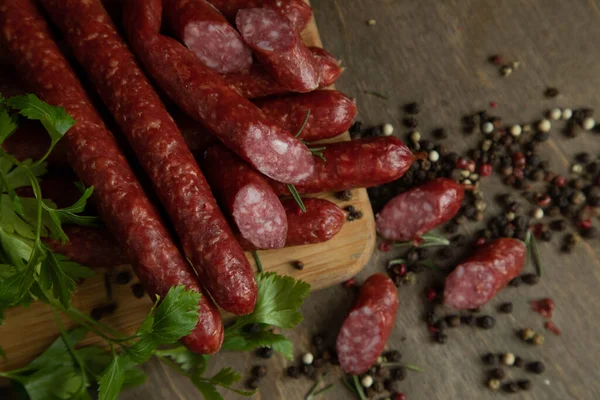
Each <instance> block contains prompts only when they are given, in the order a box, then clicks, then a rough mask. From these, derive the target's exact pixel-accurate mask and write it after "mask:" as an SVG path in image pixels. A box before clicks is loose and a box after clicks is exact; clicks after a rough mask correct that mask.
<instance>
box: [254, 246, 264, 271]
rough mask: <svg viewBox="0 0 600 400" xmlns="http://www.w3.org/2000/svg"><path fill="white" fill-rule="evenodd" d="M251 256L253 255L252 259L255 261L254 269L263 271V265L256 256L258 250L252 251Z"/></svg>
mask: <svg viewBox="0 0 600 400" xmlns="http://www.w3.org/2000/svg"><path fill="white" fill-rule="evenodd" d="M252 257H254V261H255V262H256V269H258V272H259V273H260V272H263V265H262V262H261V261H260V257H259V256H258V252H257V251H256V250H254V251H253V252H252Z"/></svg>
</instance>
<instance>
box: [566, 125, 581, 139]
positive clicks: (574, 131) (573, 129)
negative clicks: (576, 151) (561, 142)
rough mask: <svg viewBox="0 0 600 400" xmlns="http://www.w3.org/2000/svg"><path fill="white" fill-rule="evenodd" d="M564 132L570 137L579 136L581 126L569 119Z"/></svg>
mask: <svg viewBox="0 0 600 400" xmlns="http://www.w3.org/2000/svg"><path fill="white" fill-rule="evenodd" d="M564 133H565V135H566V136H567V137H570V138H574V137H577V135H579V126H578V125H577V124H575V123H574V122H571V121H569V122H568V123H567V126H566V127H565V130H564Z"/></svg>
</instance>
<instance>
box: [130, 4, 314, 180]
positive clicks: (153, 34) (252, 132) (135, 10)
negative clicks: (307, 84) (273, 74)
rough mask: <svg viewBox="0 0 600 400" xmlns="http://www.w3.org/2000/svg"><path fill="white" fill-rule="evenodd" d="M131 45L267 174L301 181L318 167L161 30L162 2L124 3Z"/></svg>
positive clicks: (169, 89) (194, 111) (181, 100)
mask: <svg viewBox="0 0 600 400" xmlns="http://www.w3.org/2000/svg"><path fill="white" fill-rule="evenodd" d="M123 15H124V18H125V22H124V25H125V30H126V31H127V33H128V36H129V43H130V45H131V47H132V49H133V51H134V53H135V54H136V55H137V56H138V58H139V59H140V60H141V61H142V64H143V65H144V66H145V67H146V70H147V71H148V72H149V74H150V75H151V76H152V77H153V78H154V79H155V80H156V81H157V83H158V84H159V86H161V87H162V89H163V90H164V91H165V92H166V93H167V94H168V95H169V97H170V98H171V99H173V101H174V102H175V103H176V104H177V105H178V106H179V107H180V108H181V109H183V111H185V112H186V113H187V114H188V115H190V116H191V117H193V118H194V119H196V120H198V121H200V122H202V123H203V124H204V126H205V127H207V128H208V129H209V130H210V131H211V132H212V133H214V134H215V136H217V137H218V138H219V140H220V141H221V142H223V143H224V144H225V145H226V146H227V147H229V148H230V149H231V150H233V151H234V152H235V153H236V154H238V155H239V156H240V157H241V158H242V159H244V160H245V161H246V162H248V163H249V164H250V165H252V166H253V167H254V168H255V169H257V170H258V171H260V172H261V173H263V174H264V175H266V176H268V177H270V178H272V179H275V180H278V181H280V182H284V183H292V184H295V183H300V182H302V181H303V180H305V179H306V178H308V177H309V176H310V175H311V173H312V172H313V169H314V160H313V157H312V154H311V153H310V151H309V150H308V149H307V148H306V146H305V145H304V144H303V143H301V142H300V141H299V140H297V139H295V138H294V137H293V136H291V135H290V134H289V133H288V132H286V131H284V130H283V129H281V128H280V127H279V126H277V125H275V124H274V123H273V122H272V121H271V120H269V119H268V118H267V117H266V116H265V115H264V114H263V113H262V112H261V111H260V109H258V107H256V106H255V105H254V104H252V103H250V102H249V101H248V100H247V99H245V98H244V97H242V96H240V95H239V93H238V92H236V91H235V90H233V89H231V88H230V87H229V86H228V85H227V83H225V81H223V79H222V78H221V76H220V75H219V74H217V73H215V72H214V71H212V70H211V69H209V68H208V67H206V66H205V65H204V64H202V63H201V62H200V60H199V59H198V58H197V57H196V56H195V55H194V54H193V53H191V52H190V51H189V50H188V49H186V48H185V47H184V46H183V45H181V44H180V43H178V42H176V41H175V40H173V39H171V38H168V37H166V36H163V35H161V34H160V26H161V15H162V2H161V0H131V1H128V2H127V3H126V4H125V10H124V13H123Z"/></svg>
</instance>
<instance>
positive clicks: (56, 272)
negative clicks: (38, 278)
mask: <svg viewBox="0 0 600 400" xmlns="http://www.w3.org/2000/svg"><path fill="white" fill-rule="evenodd" d="M40 246H41V247H42V248H43V249H44V251H45V253H46V257H45V259H44V261H43V262H42V265H41V268H40V272H41V271H45V272H46V273H47V274H48V277H49V278H50V280H51V282H52V295H53V296H54V297H55V298H56V299H57V300H58V301H59V302H60V304H62V306H63V307H64V308H66V309H68V308H69V307H71V297H72V296H73V292H75V287H76V286H75V281H74V280H73V278H71V277H70V276H68V275H67V274H66V273H65V272H64V271H63V269H62V265H61V263H60V262H59V261H58V259H57V258H56V256H55V254H54V253H53V252H52V251H50V249H48V248H47V247H45V246H44V245H42V244H40Z"/></svg>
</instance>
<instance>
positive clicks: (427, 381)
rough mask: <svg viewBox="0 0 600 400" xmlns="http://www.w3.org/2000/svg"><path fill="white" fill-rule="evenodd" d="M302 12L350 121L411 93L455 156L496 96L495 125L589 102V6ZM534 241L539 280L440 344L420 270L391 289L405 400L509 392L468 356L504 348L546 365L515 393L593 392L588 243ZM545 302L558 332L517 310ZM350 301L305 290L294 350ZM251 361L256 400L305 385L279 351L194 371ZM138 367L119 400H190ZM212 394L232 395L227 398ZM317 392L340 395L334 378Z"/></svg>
mask: <svg viewBox="0 0 600 400" xmlns="http://www.w3.org/2000/svg"><path fill="white" fill-rule="evenodd" d="M313 7H314V10H315V16H316V19H317V22H318V25H319V28H320V32H321V35H322V37H323V40H324V47H325V48H326V49H327V50H328V51H330V52H331V53H333V54H335V55H336V56H337V57H338V58H340V59H342V60H343V62H344V65H345V66H346V67H347V70H346V72H345V73H344V75H343V76H342V78H341V79H340V81H339V82H338V84H337V86H338V89H339V90H342V91H344V92H345V93H347V94H349V95H351V96H354V97H355V98H357V100H358V106H359V110H360V118H361V120H362V121H364V122H365V123H366V124H379V123H384V122H391V123H393V124H394V125H395V126H396V128H397V134H398V135H403V134H404V133H405V132H404V131H403V129H401V128H399V127H400V125H401V124H400V121H401V119H402V117H403V112H402V109H401V107H402V105H403V104H405V103H407V102H409V101H415V100H416V101H419V102H421V104H423V107H422V108H423V111H422V113H421V114H420V115H419V121H420V123H421V126H420V128H419V129H420V130H421V132H422V133H423V135H424V136H428V134H429V132H431V131H432V130H433V129H435V128H437V127H440V126H443V127H445V128H447V130H448V131H449V132H450V137H449V138H448V139H446V140H445V143H446V144H447V145H448V146H449V147H450V148H451V149H452V150H455V151H462V150H464V149H467V148H470V147H472V146H474V145H476V143H477V140H479V139H478V138H477V137H476V136H475V135H473V136H471V137H464V136H463V135H462V134H460V117H461V116H462V115H463V114H466V113H471V112H474V111H478V110H480V109H486V108H488V105H489V102H490V101H495V102H497V103H498V108H497V109H495V110H494V113H495V114H497V115H501V116H503V117H504V119H505V121H507V122H509V123H510V122H511V121H514V122H515V123H517V122H529V121H534V120H537V119H539V118H540V117H541V116H542V112H543V111H544V110H546V109H548V108H551V107H555V106H559V107H578V106H590V107H593V108H596V110H598V109H599V108H600V98H599V97H598V95H597V92H598V88H599V87H600V64H599V60H600V47H599V46H598V37H600V1H598V0H571V1H560V0H446V1H437V0H421V1H414V0H351V1H343V0H321V1H317V2H314V4H313ZM368 19H375V20H376V21H377V24H376V25H375V26H367V25H366V23H365V22H366V20H368ZM492 54H503V55H504V56H505V57H506V58H507V59H509V60H511V59H515V60H519V61H520V62H521V68H520V69H519V70H518V71H516V72H515V73H513V74H512V75H511V76H510V77H508V78H501V77H499V76H498V71H497V69H496V68H495V67H494V66H492V65H490V64H489V63H487V61H486V60H487V58H488V57H489V56H490V55H492ZM547 86H555V87H557V88H558V89H559V90H560V92H561V95H560V96H559V97H557V98H555V99H545V98H543V96H542V94H543V91H544V90H545V88H546V87H547ZM365 90H370V91H377V92H380V93H382V94H385V95H386V96H387V97H388V100H387V101H385V100H382V99H379V98H376V97H373V96H370V95H367V94H365V93H364V91H365ZM597 119H600V117H597ZM558 125H560V126H562V124H558ZM541 150H542V153H543V155H544V157H545V158H547V159H548V160H549V161H550V162H551V164H552V168H553V169H554V170H556V171H557V172H561V173H563V174H567V173H568V162H569V160H570V159H571V157H570V155H572V154H574V153H575V152H578V151H582V150H587V151H590V152H592V153H593V154H597V153H598V152H600V149H599V141H598V137H597V136H592V135H590V134H585V135H581V136H580V137H578V138H576V139H572V140H567V139H565V138H563V137H562V135H560V133H559V130H557V129H553V132H552V140H551V141H550V142H548V143H547V144H545V145H544V146H542V149H541ZM483 190H484V192H485V195H486V199H487V200H489V204H490V206H491V208H490V210H489V213H488V215H495V214H496V213H497V212H498V211H499V209H498V208H497V206H496V205H495V203H493V202H492V201H491V199H493V196H494V195H495V194H496V193H504V192H506V191H507V189H506V188H505V187H504V186H503V185H502V184H501V183H500V181H499V180H498V179H496V178H491V179H488V180H486V181H485V183H484V184H483ZM595 223H596V224H597V223H598V222H597V221H595ZM479 228H480V226H477V225H469V226H467V227H465V228H463V229H464V232H470V233H472V232H475V231H476V230H477V229H479ZM539 247H540V252H541V257H542V261H543V263H544V267H545V273H544V278H543V279H542V281H541V283H540V284H539V285H537V286H535V287H520V288H518V289H507V290H505V291H503V292H502V293H500V295H499V296H498V297H497V298H496V299H494V300H493V301H492V302H491V303H490V304H489V305H488V306H487V307H486V308H485V309H484V312H490V313H492V312H493V310H494V308H495V307H496V306H497V305H498V304H500V303H502V302H505V301H512V302H513V304H514V306H515V310H514V312H513V313H512V314H510V315H505V316H501V315H498V320H497V326H496V328H495V329H494V330H491V331H481V330H476V329H473V328H459V329H456V330H451V331H449V336H450V337H449V341H448V343H447V344H446V345H443V346H442V345H437V344H433V343H432V342H431V339H430V336H429V334H428V332H427V331H426V329H425V328H424V326H423V324H422V322H421V321H422V318H423V313H424V309H423V301H422V297H421V296H422V293H423V289H424V288H426V287H427V286H428V284H429V280H428V279H427V277H426V275H425V276H420V282H419V284H418V285H417V286H416V287H402V288H401V289H400V292H399V297H400V310H399V313H398V318H397V321H396V327H395V329H394V330H393V333H392V336H391V337H390V340H389V342H388V346H389V347H390V348H394V349H398V350H400V351H401V352H402V354H403V360H405V361H406V362H410V363H413V364H416V365H419V366H421V367H423V368H424V369H425V370H426V372H425V373H409V375H408V378H407V379H406V380H405V381H403V382H401V383H400V384H399V385H398V390H400V391H402V392H404V393H406V395H407V398H408V399H410V400H432V399H440V400H445V399H466V400H471V399H473V400H475V399H477V400H479V399H496V398H497V399H500V398H504V397H505V396H509V395H504V394H500V393H498V394H495V393H491V392H490V391H489V390H487V389H486V388H485V387H484V384H483V381H484V378H485V370H486V369H485V367H484V366H483V365H482V364H481V362H480V360H479V357H480V355H481V354H482V353H484V352H488V351H493V352H505V351H512V352H514V353H515V354H517V355H519V356H521V357H524V358H526V359H531V360H536V359H539V360H542V361H544V362H545V363H546V367H547V372H546V373H545V374H544V375H543V376H540V377H538V376H533V375H531V374H525V373H523V372H522V371H520V370H518V369H512V368H511V369H508V370H507V372H509V376H511V377H515V378H518V377H527V378H531V379H532V380H533V383H534V388H533V390H532V391H531V392H528V393H520V394H518V395H516V397H515V398H517V397H518V398H519V399H525V400H531V399H539V400H546V399H552V400H554V399H561V400H562V399H569V400H571V399H577V400H594V399H599V398H600V382H599V381H598V378H597V375H598V373H597V369H596V368H597V365H598V361H597V360H598V354H600V341H598V338H597V337H598V334H597V330H598V321H600V307H598V305H597V304H598V301H599V300H600V260H599V254H600V241H599V240H598V239H594V240H590V241H588V242H586V243H584V245H582V246H579V247H577V248H576V250H575V251H574V253H573V254H571V255H569V256H566V255H564V254H562V253H560V252H559V250H558V248H559V237H555V238H554V240H553V241H552V243H539ZM394 256H395V254H394V253H393V252H392V253H385V254H381V253H379V252H376V253H375V255H374V256H373V258H372V259H371V261H370V263H369V266H368V267H367V268H366V269H365V270H363V271H362V272H361V273H360V274H359V276H358V277H357V279H358V280H359V281H362V280H363V279H365V278H366V277H367V276H369V275H370V274H372V273H373V272H378V271H382V270H383V269H384V265H385V263H386V261H387V260H389V259H391V258H394ZM548 296H550V297H552V298H553V299H554V300H555V301H556V304H557V309H556V311H555V316H554V321H555V323H556V324H557V325H558V326H560V327H561V328H562V330H563V335H562V336H561V337H556V336H553V335H552V334H550V333H548V332H546V331H544V329H543V327H542V326H543V322H544V321H543V319H542V318H541V316H539V315H537V314H534V313H532V312H531V311H530V309H529V305H528V302H529V301H530V300H533V299H538V298H543V297H548ZM351 301H352V294H351V293H350V292H349V291H347V290H345V289H344V288H342V287H341V286H339V285H338V286H334V287H331V288H329V289H327V290H321V291H319V292H316V293H314V294H312V295H311V297H310V298H309V299H308V300H307V301H306V303H305V304H304V306H303V310H302V311H303V313H304V316H305V321H304V322H303V324H302V325H301V326H300V327H299V328H297V329H296V330H294V331H293V332H290V333H289V335H290V337H291V338H292V339H293V341H294V343H295V346H296V354H298V355H299V354H301V353H302V352H303V351H306V350H307V349H310V338H311V336H312V334H314V333H315V332H325V333H327V334H328V335H330V336H331V338H333V337H334V336H335V334H336V333H337V331H338V329H339V327H340V325H341V322H342V319H343V316H344V313H345V312H346V311H347V310H348V309H349V307H350V303H351ZM494 315H495V313H494ZM526 326H529V327H531V328H534V329H536V330H539V331H540V332H544V334H545V336H546V343H545V344H544V346H542V347H541V348H537V347H531V346H529V345H526V344H524V343H522V342H520V341H519V340H518V339H517V338H516V337H515V335H514V331H515V330H516V329H519V328H522V327H526ZM0 340H1V339H0ZM332 340H333V339H332ZM255 364H260V365H267V366H268V368H269V372H268V376H267V378H265V380H263V381H262V382H261V386H260V394H259V395H257V396H256V397H255V398H256V399H265V400H272V399H286V400H301V399H303V398H304V396H305V394H306V392H307V391H308V390H309V388H310V386H311V382H310V381H309V380H308V379H305V378H301V379H297V380H294V379H290V378H287V377H286V376H285V373H284V371H283V368H284V366H286V365H288V364H289V363H288V362H287V361H285V360H283V359H281V358H280V357H273V358H272V359H270V360H267V361H265V360H262V359H258V358H256V357H254V356H253V355H252V354H243V355H240V354H234V353H223V354H219V356H218V357H214V358H213V359H212V360H211V365H210V368H209V371H208V373H214V372H216V371H218V369H219V368H222V367H224V366H231V367H233V368H235V369H236V370H238V371H240V372H242V373H244V374H246V375H247V374H249V372H250V369H251V367H252V365H255ZM145 370H146V371H147V372H148V374H149V376H150V379H149V381H148V382H147V383H146V384H145V385H143V386H141V387H139V388H136V389H133V390H129V391H127V392H125V393H123V395H122V396H121V399H124V400H134V399H139V398H144V399H146V400H163V399H181V400H189V399H199V398H200V396H199V395H198V393H197V392H196V391H195V389H194V388H193V387H192V386H191V385H190V384H189V382H187V380H186V379H185V378H182V377H180V376H178V375H177V374H176V373H173V372H172V371H169V370H168V369H167V367H165V366H162V365H160V364H159V363H157V362H151V363H149V364H148V365H147V366H145ZM337 376H339V375H336V371H334V370H332V371H331V373H330V375H329V378H328V380H329V381H331V382H336V378H337ZM545 380H547V384H546V383H545ZM0 397H1V396H0ZM224 397H225V398H226V399H228V400H231V399H239V398H240V397H239V396H236V395H231V394H225V396H224ZM322 398H323V399H327V400H329V399H334V400H338V399H339V400H346V399H351V398H352V397H351V395H350V394H349V393H348V392H347V391H345V389H344V388H343V386H342V385H340V384H337V385H336V388H335V389H334V390H333V391H330V392H328V393H327V394H326V395H325V396H324V397H322Z"/></svg>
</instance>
